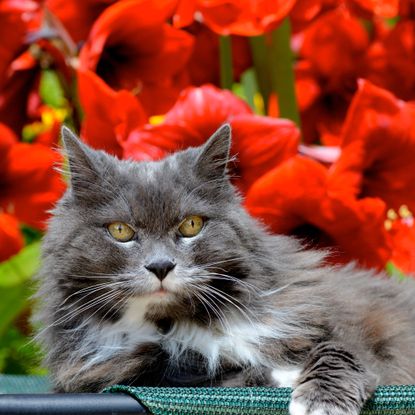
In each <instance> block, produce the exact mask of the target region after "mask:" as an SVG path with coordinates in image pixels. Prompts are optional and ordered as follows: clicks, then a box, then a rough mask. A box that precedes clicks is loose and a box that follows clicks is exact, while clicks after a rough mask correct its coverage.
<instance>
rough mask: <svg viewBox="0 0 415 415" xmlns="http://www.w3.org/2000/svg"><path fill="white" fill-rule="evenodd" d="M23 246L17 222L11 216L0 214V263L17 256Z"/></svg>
mask: <svg viewBox="0 0 415 415" xmlns="http://www.w3.org/2000/svg"><path fill="white" fill-rule="evenodd" d="M23 245H24V240H23V235H22V234H21V232H20V229H19V221H18V220H17V219H16V218H15V217H14V216H12V215H9V214H7V213H4V212H0V262H2V261H5V260H6V259H8V258H10V257H11V256H13V255H15V254H17V253H18V252H19V251H20V250H21V249H22V248H23Z"/></svg>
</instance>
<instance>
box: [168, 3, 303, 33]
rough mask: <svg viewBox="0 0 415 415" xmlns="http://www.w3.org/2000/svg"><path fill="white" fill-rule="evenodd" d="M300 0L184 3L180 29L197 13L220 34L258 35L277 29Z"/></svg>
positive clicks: (177, 18)
mask: <svg viewBox="0 0 415 415" xmlns="http://www.w3.org/2000/svg"><path fill="white" fill-rule="evenodd" d="M295 1H296V0H180V1H179V7H178V10H177V12H176V15H175V24H176V25H177V26H181V27H183V26H188V25H189V24H190V23H192V21H193V17H194V14H195V12H199V13H200V14H201V15H202V18H203V22H204V23H205V24H206V25H207V26H208V27H209V28H210V29H212V30H213V31H214V32H216V33H218V34H220V35H229V34H234V35H242V36H256V35H260V34H262V33H264V32H268V31H270V30H272V29H274V28H275V27H276V26H278V24H279V23H280V22H281V21H282V20H283V19H284V18H285V17H287V15H288V13H289V12H290V10H291V9H292V7H293V6H294V3H295Z"/></svg>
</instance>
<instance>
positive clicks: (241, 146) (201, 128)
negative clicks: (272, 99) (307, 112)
mask: <svg viewBox="0 0 415 415" xmlns="http://www.w3.org/2000/svg"><path fill="white" fill-rule="evenodd" d="M225 122H229V123H230V124H231V125H232V150H231V152H232V154H234V155H236V156H237V162H236V164H235V165H234V166H233V172H232V173H233V175H234V176H235V179H234V180H235V183H236V184H237V185H238V186H239V188H240V189H241V190H242V191H246V190H247V189H248V188H249V186H250V185H251V184H252V183H253V182H254V181H255V180H256V179H257V178H258V177H260V176H261V175H262V174H264V173H265V172H267V171H268V170H270V169H272V168H273V167H274V166H276V165H278V164H279V163H281V162H282V161H284V160H286V159H287V158H289V157H291V156H292V155H294V154H296V153H297V146H298V141H299V131H298V129H297V128H296V126H295V125H294V123H292V122H291V121H288V120H282V119H275V118H270V117H260V116H256V115H254V114H252V111H251V110H250V108H249V107H248V106H247V105H246V103H245V102H243V101H242V100H240V99H239V98H237V97H236V96H235V95H233V94H232V93H231V92H229V91H225V90H220V89H218V88H215V87H213V86H203V87H200V88H188V89H186V90H184V91H183V92H182V94H181V95H180V97H179V100H178V101H177V103H176V104H175V106H174V107H173V108H172V109H171V110H170V111H169V112H168V113H167V114H166V116H165V119H164V122H163V123H162V124H159V125H156V126H151V125H147V126H145V127H143V128H140V129H136V130H134V131H131V133H130V134H129V135H128V137H127V138H126V141H125V142H124V143H123V147H124V157H126V158H133V159H136V160H137V159H138V160H143V159H154V158H161V157H163V156H165V155H166V154H168V153H169V152H173V151H177V150H180V149H184V148H187V147H189V146H198V145H200V144H202V143H203V142H204V141H206V140H207V139H208V138H209V136H210V135H211V134H213V133H214V132H215V130H216V129H217V128H219V127H220V126H221V125H222V124H223V123H225ZM231 167H232V166H231Z"/></svg>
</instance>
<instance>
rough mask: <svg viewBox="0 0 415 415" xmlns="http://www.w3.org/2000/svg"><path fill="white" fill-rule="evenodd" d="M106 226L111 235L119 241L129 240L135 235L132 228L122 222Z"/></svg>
mask: <svg viewBox="0 0 415 415" xmlns="http://www.w3.org/2000/svg"><path fill="white" fill-rule="evenodd" d="M107 228H108V232H109V233H110V234H111V236H112V237H113V238H114V239H116V240H117V241H120V242H128V241H131V239H133V237H134V235H135V232H134V230H133V229H131V227H130V226H128V225H127V224H126V223H124V222H113V223H110V224H109V225H108V226H107Z"/></svg>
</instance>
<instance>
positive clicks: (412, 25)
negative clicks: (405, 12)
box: [364, 20, 415, 100]
mask: <svg viewBox="0 0 415 415" xmlns="http://www.w3.org/2000/svg"><path fill="white" fill-rule="evenodd" d="M366 64H367V68H366V72H365V76H364V77H365V78H367V79H368V80H370V81H371V82H373V83H374V84H376V85H378V86H380V87H382V88H385V89H387V90H389V91H391V92H393V93H394V94H395V95H397V96H398V97H399V98H401V99H405V100H412V99H415V22H414V21H413V20H403V21H400V22H398V23H397V24H396V26H395V27H394V28H393V29H392V30H390V32H389V33H387V34H386V35H385V36H384V37H383V38H382V39H380V40H378V41H377V42H374V43H373V45H372V46H371V48H370V49H369V51H368V54H367V57H366ZM402 74H404V76H402Z"/></svg>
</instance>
